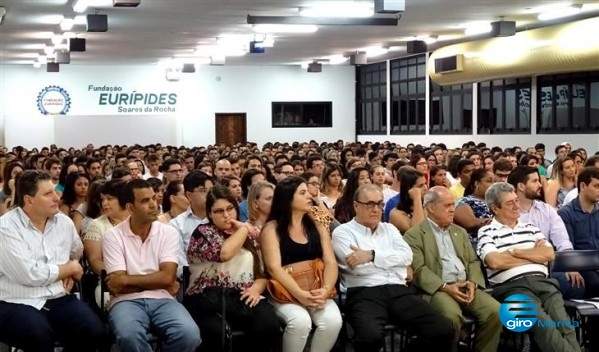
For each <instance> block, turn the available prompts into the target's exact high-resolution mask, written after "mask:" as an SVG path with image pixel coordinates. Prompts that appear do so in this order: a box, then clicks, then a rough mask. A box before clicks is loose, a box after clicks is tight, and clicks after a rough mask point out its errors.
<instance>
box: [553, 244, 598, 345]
mask: <svg viewBox="0 0 599 352" xmlns="http://www.w3.org/2000/svg"><path fill="white" fill-rule="evenodd" d="M597 270H599V250H596V249H585V250H573V251H562V252H556V253H555V260H554V261H553V263H551V271H555V272H569V271H579V272H580V271H597ZM564 306H565V308H566V312H567V313H568V315H569V316H570V318H571V319H572V320H578V321H579V322H580V327H579V329H578V331H577V336H578V341H579V342H580V343H581V345H583V346H586V345H588V344H589V343H590V342H591V341H592V340H593V338H592V335H591V333H592V331H591V330H593V329H589V328H587V327H589V325H591V324H590V320H593V322H594V323H595V325H596V324H597V323H598V322H599V309H597V308H596V307H595V305H593V304H590V303H584V302H577V301H574V300H564Z"/></svg>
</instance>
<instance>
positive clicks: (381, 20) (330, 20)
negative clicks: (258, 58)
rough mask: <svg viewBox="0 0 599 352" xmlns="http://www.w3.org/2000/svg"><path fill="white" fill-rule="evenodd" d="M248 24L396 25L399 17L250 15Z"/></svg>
mask: <svg viewBox="0 0 599 352" xmlns="http://www.w3.org/2000/svg"><path fill="white" fill-rule="evenodd" d="M247 23H248V24H254V25H257V24H287V25H308V24H309V25H323V26H397V24H398V23H399V18H396V17H393V18H390V17H365V18H359V17H357V18H356V17H302V16H252V15H248V17H247Z"/></svg>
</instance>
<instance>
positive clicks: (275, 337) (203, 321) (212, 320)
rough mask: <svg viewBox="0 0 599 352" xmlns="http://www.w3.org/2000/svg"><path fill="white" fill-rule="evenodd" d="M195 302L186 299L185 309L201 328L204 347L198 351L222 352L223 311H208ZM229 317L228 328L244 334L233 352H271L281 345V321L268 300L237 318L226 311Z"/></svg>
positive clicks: (236, 342)
mask: <svg viewBox="0 0 599 352" xmlns="http://www.w3.org/2000/svg"><path fill="white" fill-rule="evenodd" d="M195 298H196V297H190V296H186V297H185V300H184V305H185V307H186V308H187V309H188V310H189V311H190V313H191V316H192V317H193V319H194V320H195V322H196V324H198V327H199V328H200V334H201V336H202V344H201V345H200V347H199V348H198V351H199V352H218V351H223V346H222V334H223V329H222V328H223V326H222V319H221V315H220V311H218V310H215V309H205V308H206V307H205V306H202V305H201V303H199V302H201V301H198V300H196V299H195ZM239 313H241V312H239ZM226 314H227V316H226V321H227V326H228V327H230V328H231V329H232V330H234V331H243V332H244V333H245V334H244V336H243V337H240V338H239V339H236V340H235V343H234V344H233V351H261V352H270V351H274V350H275V348H276V347H277V346H279V345H280V340H281V321H280V319H279V318H278V317H277V315H276V313H275V311H274V309H273V307H272V305H271V304H269V303H268V302H267V300H265V299H261V300H260V302H259V303H258V304H257V305H256V306H255V307H253V308H249V309H247V310H244V313H243V314H236V311H235V310H234V309H227V313H226ZM229 343H230V342H229Z"/></svg>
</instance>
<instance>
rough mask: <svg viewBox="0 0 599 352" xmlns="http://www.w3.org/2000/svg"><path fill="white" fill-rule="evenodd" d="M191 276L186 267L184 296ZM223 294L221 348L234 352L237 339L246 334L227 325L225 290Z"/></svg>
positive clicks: (184, 271) (183, 287)
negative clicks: (234, 342)
mask: <svg viewBox="0 0 599 352" xmlns="http://www.w3.org/2000/svg"><path fill="white" fill-rule="evenodd" d="M190 276H191V272H190V271H189V266H184V267H183V277H182V285H181V286H182V291H183V295H185V291H186V290H187V288H188V287H189V283H190V280H189V278H190ZM221 292H222V295H221V311H220V313H219V316H220V318H221V324H222V328H221V331H222V332H223V333H222V335H221V348H222V351H228V352H232V351H233V341H234V340H235V339H237V338H240V337H242V336H245V332H244V331H241V330H234V329H233V328H231V326H230V325H229V324H228V323H227V320H226V319H227V317H226V309H227V305H226V298H225V290H221Z"/></svg>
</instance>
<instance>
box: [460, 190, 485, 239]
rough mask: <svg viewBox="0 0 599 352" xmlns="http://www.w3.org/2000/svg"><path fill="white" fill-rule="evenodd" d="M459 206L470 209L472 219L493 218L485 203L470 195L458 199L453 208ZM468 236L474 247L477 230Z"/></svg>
mask: <svg viewBox="0 0 599 352" xmlns="http://www.w3.org/2000/svg"><path fill="white" fill-rule="evenodd" d="M460 205H467V206H469V207H470V208H472V212H473V213H474V217H476V218H477V219H490V218H492V217H493V213H492V212H491V209H489V206H488V205H487V203H485V201H484V200H483V199H480V198H478V197H476V196H474V195H472V194H471V195H469V196H466V197H462V198H460V199H458V201H457V202H456V204H455V207H456V208H457V207H459V206H460ZM468 235H470V242H471V243H472V245H473V246H475V245H476V244H477V243H478V229H477V230H475V231H472V232H470V233H469V234H468ZM474 248H476V247H474Z"/></svg>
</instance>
